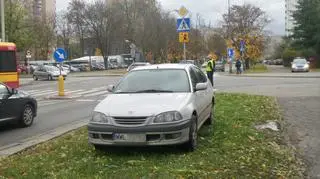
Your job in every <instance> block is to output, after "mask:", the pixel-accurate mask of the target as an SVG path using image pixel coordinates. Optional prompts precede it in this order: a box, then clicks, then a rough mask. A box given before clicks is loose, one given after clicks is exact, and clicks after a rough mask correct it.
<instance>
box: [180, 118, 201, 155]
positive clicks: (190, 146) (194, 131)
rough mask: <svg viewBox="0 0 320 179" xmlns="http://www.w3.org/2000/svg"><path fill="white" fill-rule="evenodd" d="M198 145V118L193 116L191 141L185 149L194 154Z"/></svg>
mask: <svg viewBox="0 0 320 179" xmlns="http://www.w3.org/2000/svg"><path fill="white" fill-rule="evenodd" d="M197 145H198V125H197V116H195V115H192V118H191V123H190V130H189V141H188V142H186V143H185V144H184V145H183V147H184V149H185V150H186V151H188V152H193V151H195V150H196V148H197Z"/></svg>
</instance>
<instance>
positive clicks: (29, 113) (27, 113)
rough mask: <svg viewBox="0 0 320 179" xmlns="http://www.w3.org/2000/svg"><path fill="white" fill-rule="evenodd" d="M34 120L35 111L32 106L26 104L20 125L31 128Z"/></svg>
mask: <svg viewBox="0 0 320 179" xmlns="http://www.w3.org/2000/svg"><path fill="white" fill-rule="evenodd" d="M33 119H34V110H33V107H32V106H31V105H30V104H26V105H25V106H24V109H23V111H22V114H21V119H20V124H21V126H22V127H29V126H31V125H32V123H33Z"/></svg>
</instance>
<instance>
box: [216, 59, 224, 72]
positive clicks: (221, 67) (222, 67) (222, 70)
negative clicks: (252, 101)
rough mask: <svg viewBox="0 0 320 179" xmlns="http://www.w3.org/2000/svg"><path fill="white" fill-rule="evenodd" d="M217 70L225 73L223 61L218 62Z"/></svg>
mask: <svg viewBox="0 0 320 179" xmlns="http://www.w3.org/2000/svg"><path fill="white" fill-rule="evenodd" d="M215 70H216V71H221V72H224V71H225V67H224V63H223V62H222V61H216V67H215Z"/></svg>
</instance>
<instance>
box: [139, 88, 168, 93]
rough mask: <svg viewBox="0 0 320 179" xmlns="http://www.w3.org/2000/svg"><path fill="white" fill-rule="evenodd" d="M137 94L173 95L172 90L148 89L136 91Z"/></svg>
mask: <svg viewBox="0 0 320 179" xmlns="http://www.w3.org/2000/svg"><path fill="white" fill-rule="evenodd" d="M135 93H173V91H170V90H157V89H147V90H140V91H136V92H135Z"/></svg>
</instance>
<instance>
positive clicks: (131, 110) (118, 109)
mask: <svg viewBox="0 0 320 179" xmlns="http://www.w3.org/2000/svg"><path fill="white" fill-rule="evenodd" d="M190 97H191V94H190V93H152V94H151V93H147V94H146V93H139V94H110V95H109V96H107V97H106V98H105V99H104V100H103V101H102V102H100V103H99V104H98V105H97V106H96V108H95V111H96V112H101V113H104V114H106V115H109V116H152V115H157V114H160V113H162V112H166V111H174V110H179V109H181V107H183V106H185V105H186V104H187V103H188V100H189V98H190Z"/></svg>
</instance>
